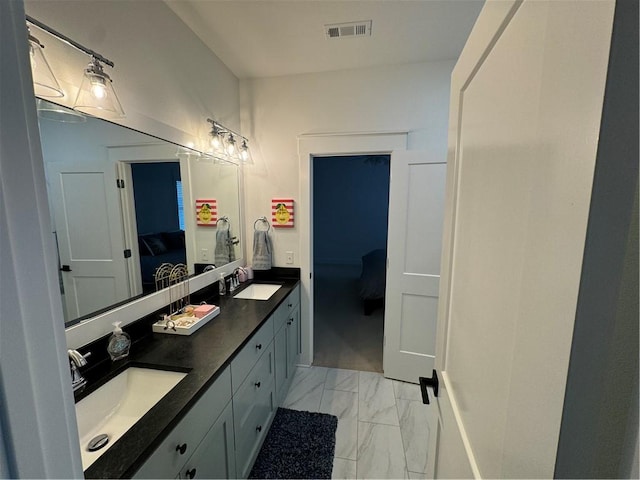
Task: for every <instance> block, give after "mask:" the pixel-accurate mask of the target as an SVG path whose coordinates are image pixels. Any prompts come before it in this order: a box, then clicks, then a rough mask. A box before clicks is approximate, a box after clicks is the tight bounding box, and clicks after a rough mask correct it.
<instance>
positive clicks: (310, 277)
mask: <svg viewBox="0 0 640 480" xmlns="http://www.w3.org/2000/svg"><path fill="white" fill-rule="evenodd" d="M312 278H313V273H311V272H309V280H311V279H312Z"/></svg>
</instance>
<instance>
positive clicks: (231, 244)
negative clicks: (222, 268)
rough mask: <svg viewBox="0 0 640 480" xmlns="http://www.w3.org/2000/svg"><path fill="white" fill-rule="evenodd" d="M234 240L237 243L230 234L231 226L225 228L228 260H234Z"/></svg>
mask: <svg viewBox="0 0 640 480" xmlns="http://www.w3.org/2000/svg"><path fill="white" fill-rule="evenodd" d="M234 241H235V242H236V243H237V242H238V240H237V239H236V238H235V237H234V236H233V235H231V228H229V229H228V230H227V244H228V245H229V262H235V261H236V249H235V247H234Z"/></svg>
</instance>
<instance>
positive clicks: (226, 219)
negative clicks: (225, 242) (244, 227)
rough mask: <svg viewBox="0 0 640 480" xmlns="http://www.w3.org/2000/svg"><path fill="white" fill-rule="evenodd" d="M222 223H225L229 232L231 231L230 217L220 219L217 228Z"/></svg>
mask: <svg viewBox="0 0 640 480" xmlns="http://www.w3.org/2000/svg"><path fill="white" fill-rule="evenodd" d="M220 222H225V223H226V224H227V230H229V227H230V226H231V224H230V223H229V217H227V216H224V217H220V218H219V219H218V221H216V227H217V226H218V224H219V223H220Z"/></svg>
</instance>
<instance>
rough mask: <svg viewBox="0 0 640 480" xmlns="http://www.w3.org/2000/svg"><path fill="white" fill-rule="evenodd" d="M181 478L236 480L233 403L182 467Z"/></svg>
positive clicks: (227, 407)
mask: <svg viewBox="0 0 640 480" xmlns="http://www.w3.org/2000/svg"><path fill="white" fill-rule="evenodd" d="M180 478H236V458H235V450H234V439H233V409H232V407H231V402H229V404H228V405H227V406H226V408H225V409H224V411H223V412H222V415H220V417H219V418H218V420H216V422H215V423H214V424H213V426H212V427H211V430H209V432H208V433H207V434H206V435H205V437H204V439H203V440H202V442H201V443H200V445H199V446H198V448H197V449H196V451H195V452H193V455H192V456H191V458H190V459H189V460H188V461H187V463H186V464H185V465H184V467H182V470H180Z"/></svg>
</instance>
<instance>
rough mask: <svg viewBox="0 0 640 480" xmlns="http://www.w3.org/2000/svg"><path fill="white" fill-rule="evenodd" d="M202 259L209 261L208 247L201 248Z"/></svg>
mask: <svg viewBox="0 0 640 480" xmlns="http://www.w3.org/2000/svg"><path fill="white" fill-rule="evenodd" d="M200 259H201V260H202V261H203V262H208V261H209V249H208V248H202V249H200Z"/></svg>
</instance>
